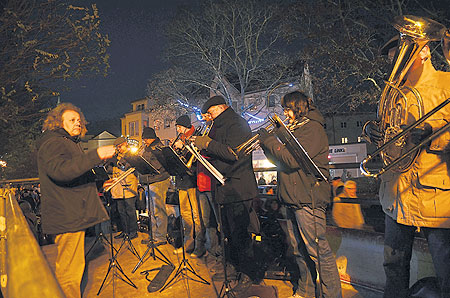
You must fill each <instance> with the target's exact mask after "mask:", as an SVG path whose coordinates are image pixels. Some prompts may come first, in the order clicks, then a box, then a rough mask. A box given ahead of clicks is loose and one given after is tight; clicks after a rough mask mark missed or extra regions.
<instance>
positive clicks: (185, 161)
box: [170, 121, 213, 169]
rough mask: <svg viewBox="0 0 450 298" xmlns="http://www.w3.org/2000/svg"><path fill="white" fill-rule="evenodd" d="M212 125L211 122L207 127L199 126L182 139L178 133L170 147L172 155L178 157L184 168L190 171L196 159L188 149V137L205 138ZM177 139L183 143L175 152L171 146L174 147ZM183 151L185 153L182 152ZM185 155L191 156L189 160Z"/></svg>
mask: <svg viewBox="0 0 450 298" xmlns="http://www.w3.org/2000/svg"><path fill="white" fill-rule="evenodd" d="M212 125H213V122H212V121H211V122H210V123H209V124H208V125H203V126H199V127H197V129H195V130H194V132H193V133H192V134H189V135H188V136H184V137H183V136H182V135H183V134H181V133H180V134H178V135H177V137H176V138H175V140H174V141H173V142H172V144H171V146H170V147H171V148H172V150H173V151H174V153H175V154H176V155H177V156H178V158H179V159H180V160H181V161H182V162H183V164H184V165H185V166H186V168H188V169H191V167H192V164H193V163H194V162H195V161H196V159H197V158H196V155H195V154H192V152H191V151H190V150H189V148H188V147H189V145H188V143H190V141H189V137H191V136H205V135H207V134H208V133H209V131H210V130H211V127H212ZM179 139H181V140H182V142H183V148H181V149H180V150H176V149H175V148H174V147H173V146H174V144H175V142H176V141H178V140H179ZM185 150H186V151H187V152H184V151H185ZM177 151H178V152H177ZM180 151H181V152H180ZM183 152H184V153H183ZM187 154H191V156H190V157H189V158H187V157H186V156H187Z"/></svg>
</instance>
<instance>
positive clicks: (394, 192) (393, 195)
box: [379, 59, 450, 228]
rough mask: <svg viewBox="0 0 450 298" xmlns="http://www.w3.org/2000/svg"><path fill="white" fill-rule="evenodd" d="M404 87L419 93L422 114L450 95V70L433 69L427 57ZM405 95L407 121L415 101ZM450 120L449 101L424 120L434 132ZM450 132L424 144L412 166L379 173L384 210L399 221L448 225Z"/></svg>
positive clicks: (412, 116)
mask: <svg viewBox="0 0 450 298" xmlns="http://www.w3.org/2000/svg"><path fill="white" fill-rule="evenodd" d="M405 86H410V87H414V88H415V89H416V90H417V91H419V93H420V94H421V96H422V99H423V108H424V114H426V113H427V112H429V111H430V110H432V109H433V108H434V107H436V106H437V105H439V104H440V103H441V102H443V101H444V100H445V99H447V98H450V73H446V72H441V71H436V70H435V69H434V67H433V66H432V64H431V62H430V59H428V60H427V61H426V62H425V63H424V65H423V66H421V67H420V68H419V69H418V70H417V71H415V72H414V74H413V75H408V79H407V81H406V83H405ZM406 95H407V97H408V105H409V107H408V110H407V112H408V117H407V124H410V123H412V122H414V121H415V120H417V119H418V108H417V103H416V100H415V99H413V95H412V93H411V92H408V93H406ZM448 121H450V104H449V105H447V106H446V107H444V108H443V109H441V110H440V111H439V112H437V113H436V114H434V115H433V116H432V117H431V118H429V119H428V120H427V121H426V122H425V123H428V124H429V125H430V126H431V127H432V128H433V131H436V130H437V129H439V128H440V127H442V126H443V125H445V124H446V123H447V122H448ZM449 141H450V132H448V131H446V132H445V133H443V134H441V135H440V136H439V137H437V138H435V139H434V140H433V141H432V142H431V144H430V145H429V146H425V147H423V149H422V150H421V153H420V154H419V156H418V157H417V159H416V161H415V162H414V163H413V165H412V166H411V168H410V169H409V170H408V171H406V172H404V173H398V172H394V171H388V172H387V173H386V174H384V175H383V176H382V183H381V186H380V193H379V194H380V201H381V205H382V207H383V210H384V212H385V213H386V214H387V215H389V216H391V217H392V218H393V219H394V220H396V221H397V222H398V223H400V224H404V225H409V226H418V227H441V228H450V174H449V167H450V151H449V149H450V145H449Z"/></svg>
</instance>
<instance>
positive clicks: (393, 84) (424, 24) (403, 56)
mask: <svg viewBox="0 0 450 298" xmlns="http://www.w3.org/2000/svg"><path fill="white" fill-rule="evenodd" d="M393 26H394V27H395V28H396V29H397V30H398V31H399V33H400V40H399V45H398V48H397V51H396V53H395V56H394V60H393V63H392V66H391V71H390V75H389V77H388V79H387V80H386V81H385V84H386V85H385V87H384V89H383V92H382V94H381V98H380V102H379V105H378V111H377V116H378V125H379V131H382V132H383V133H384V136H383V139H382V141H381V142H380V143H381V144H377V145H378V149H377V150H376V151H375V152H374V153H372V154H371V155H369V156H368V157H367V158H366V159H365V160H363V162H362V163H361V167H360V168H361V171H362V173H363V174H364V175H366V176H373V177H378V176H379V175H381V174H382V173H384V172H385V171H386V170H387V169H390V168H392V169H393V170H395V171H397V172H405V171H407V170H408V169H409V168H410V167H411V165H412V164H413V163H414V161H415V160H416V158H417V156H418V155H419V154H420V150H421V149H420V146H414V144H412V143H411V142H410V141H409V140H408V136H409V132H410V131H411V130H412V129H414V128H416V127H417V126H418V125H420V124H422V123H423V122H424V121H425V120H426V119H428V118H429V117H431V116H432V115H433V114H434V113H435V112H437V110H435V111H434V112H433V113H427V114H426V115H424V107H423V100H422V97H421V95H420V93H419V92H418V91H417V90H416V89H415V88H411V87H408V86H405V85H404V83H405V76H406V74H407V72H408V71H409V69H410V68H411V66H412V64H413V63H414V61H415V60H416V59H417V58H418V55H419V53H420V52H421V50H422V49H423V48H424V47H425V46H426V45H427V44H428V43H429V42H431V41H439V40H441V39H443V38H444V36H445V31H446V27H445V26H444V25H442V24H440V23H438V22H436V21H433V20H431V19H427V18H421V17H416V16H411V15H404V16H398V17H396V18H395V19H394V21H393ZM407 93H410V94H411V95H412V96H409V97H407V96H406V94H407ZM446 104H448V102H447V103H445V105H446ZM411 107H415V109H417V110H418V117H419V120H418V121H416V122H415V123H413V124H411V125H408V124H409V123H407V118H408V108H411ZM442 107H443V106H441V107H440V108H442ZM369 122H370V121H369ZM369 122H367V123H366V124H365V126H367V124H368V123H369ZM365 126H364V128H363V131H365ZM405 127H406V128H405ZM421 145H422V144H421ZM378 154H380V156H381V159H382V160H383V164H384V167H383V169H381V171H380V172H379V173H376V174H374V173H371V172H369V171H368V170H367V169H366V168H365V164H366V163H367V162H368V161H369V160H371V159H373V157H374V156H376V155H378Z"/></svg>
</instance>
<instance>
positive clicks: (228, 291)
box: [217, 204, 236, 298]
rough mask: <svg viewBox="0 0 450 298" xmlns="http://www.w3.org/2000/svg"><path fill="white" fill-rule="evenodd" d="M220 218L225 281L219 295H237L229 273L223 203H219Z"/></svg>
mask: <svg viewBox="0 0 450 298" xmlns="http://www.w3.org/2000/svg"><path fill="white" fill-rule="evenodd" d="M218 205H219V206H218V207H219V208H217V209H218V218H219V227H220V242H221V243H220V244H221V247H222V265H223V273H224V276H223V277H224V281H223V284H222V287H221V288H220V291H219V297H220V298H222V297H236V295H235V293H234V291H233V289H232V288H231V286H230V284H231V280H229V279H228V273H227V261H226V249H225V244H226V242H228V240H227V238H226V237H225V231H224V225H223V218H222V216H223V215H222V209H223V208H224V205H223V204H218Z"/></svg>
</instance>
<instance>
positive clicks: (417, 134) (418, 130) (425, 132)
mask: <svg viewBox="0 0 450 298" xmlns="http://www.w3.org/2000/svg"><path fill="white" fill-rule="evenodd" d="M406 127H407V126H406V125H402V126H400V128H401V129H405V128H406ZM432 133H433V128H432V127H431V125H430V124H428V123H425V124H424V125H421V126H420V127H419V126H418V127H415V128H413V129H412V130H411V131H410V132H409V135H410V140H411V142H412V143H413V144H415V145H417V144H419V143H420V142H422V140H424V139H425V138H426V137H428V136H429V135H430V134H432Z"/></svg>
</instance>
